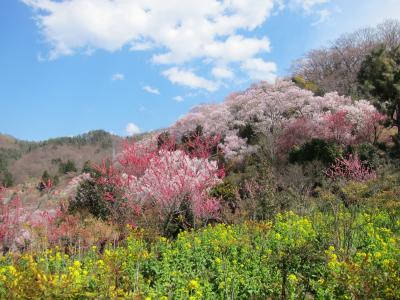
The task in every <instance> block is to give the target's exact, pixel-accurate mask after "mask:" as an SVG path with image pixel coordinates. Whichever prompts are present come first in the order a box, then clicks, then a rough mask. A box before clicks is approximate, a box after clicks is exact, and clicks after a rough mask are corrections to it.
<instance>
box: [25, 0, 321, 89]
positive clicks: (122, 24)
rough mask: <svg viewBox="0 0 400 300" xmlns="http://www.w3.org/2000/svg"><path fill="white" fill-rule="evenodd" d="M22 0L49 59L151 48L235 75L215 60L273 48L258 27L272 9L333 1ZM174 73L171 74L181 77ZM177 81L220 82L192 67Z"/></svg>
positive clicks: (177, 62)
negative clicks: (47, 47) (30, 10)
mask: <svg viewBox="0 0 400 300" xmlns="http://www.w3.org/2000/svg"><path fill="white" fill-rule="evenodd" d="M22 1H23V2H24V3H25V4H27V5H28V6H30V7H32V8H33V9H34V10H35V16H36V18H35V19H36V21H37V23H38V27H39V28H40V30H41V33H42V35H43V36H44V38H45V40H46V41H47V42H48V43H49V44H50V46H51V50H50V53H49V54H48V58H49V59H56V58H58V57H60V56H66V55H73V54H77V53H81V54H85V53H86V54H87V53H92V52H93V51H95V50H97V49H103V50H106V51H109V52H114V51H117V50H121V49H122V48H123V47H127V48H128V49H130V50H132V51H151V53H152V61H153V62H154V63H157V64H172V65H173V66H170V67H175V68H176V67H179V68H180V69H182V68H183V69H185V66H182V64H185V63H191V62H193V61H194V60H202V61H207V63H208V64H209V66H210V69H212V68H214V69H216V71H215V72H212V74H213V75H214V76H215V77H216V78H219V79H221V80H222V79H229V78H231V74H230V73H229V72H220V71H221V70H219V71H218V66H221V65H223V66H226V67H227V68H229V67H230V65H232V64H235V65H241V64H245V63H246V62H248V61H251V60H252V59H258V58H257V57H259V55H261V54H265V53H267V52H269V51H270V42H269V39H268V38H267V37H266V36H258V34H256V33H255V32H253V30H254V29H256V28H257V27H259V26H261V25H262V24H263V23H264V22H265V21H266V20H267V19H268V17H269V16H270V15H271V14H272V13H273V12H274V8H276V7H284V6H285V5H284V4H286V5H287V6H289V7H293V8H296V9H301V10H305V11H307V12H310V11H311V10H312V9H313V7H314V6H317V5H320V4H322V3H325V2H327V1H329V0H202V1H198V0H169V1H165V0H148V1H146V0H22ZM170 70H171V69H169V70H167V71H166V72H167V73H168V72H169V71H170ZM172 70H177V69H172ZM186 72H187V71H186ZM232 74H233V73H232ZM172 75H173V74H171V76H167V77H168V78H170V79H171V78H176V76H172ZM174 75H177V74H174ZM221 75H222V76H221ZM173 82H174V83H179V84H183V85H187V86H189V87H192V88H204V89H206V90H209V91H215V90H216V89H217V85H216V84H215V83H213V82H210V81H209V80H207V79H206V78H201V77H198V76H196V75H194V74H191V75H190V79H188V80H182V79H180V80H174V81H173ZM186 83H188V84H186Z"/></svg>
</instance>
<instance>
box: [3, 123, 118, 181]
mask: <svg viewBox="0 0 400 300" xmlns="http://www.w3.org/2000/svg"><path fill="white" fill-rule="evenodd" d="M123 140H124V138H122V137H120V136H117V135H113V134H111V133H108V132H106V131H104V130H95V131H90V132H88V133H85V134H81V135H78V136H74V137H60V138H54V139H49V140H46V141H41V142H28V141H22V140H18V139H16V138H14V137H12V136H9V135H2V134H0V183H3V184H4V185H10V184H11V183H14V184H18V183H22V182H26V181H29V180H30V179H35V180H37V179H38V178H40V177H41V176H42V174H43V172H44V171H45V170H46V171H48V172H49V173H50V174H51V175H58V173H59V169H60V164H62V163H65V162H67V161H68V160H70V161H72V162H73V163H74V164H75V166H76V168H77V169H78V171H80V170H81V169H82V167H83V165H84V163H85V162H86V161H91V162H100V161H101V160H103V159H107V158H111V157H112V156H113V153H117V152H119V151H120V150H121V147H122V144H123Z"/></svg>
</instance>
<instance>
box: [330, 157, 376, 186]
mask: <svg viewBox="0 0 400 300" xmlns="http://www.w3.org/2000/svg"><path fill="white" fill-rule="evenodd" d="M326 175H327V176H328V177H329V178H331V179H333V180H340V179H344V180H351V181H356V182H364V181H368V180H371V179H375V178H376V172H375V171H373V170H371V169H370V168H368V167H367V166H365V165H364V164H363V162H362V161H361V160H360V158H359V157H358V156H355V155H350V156H349V157H348V158H337V159H336V162H335V163H334V164H333V165H332V166H331V167H330V168H329V169H328V170H327V171H326Z"/></svg>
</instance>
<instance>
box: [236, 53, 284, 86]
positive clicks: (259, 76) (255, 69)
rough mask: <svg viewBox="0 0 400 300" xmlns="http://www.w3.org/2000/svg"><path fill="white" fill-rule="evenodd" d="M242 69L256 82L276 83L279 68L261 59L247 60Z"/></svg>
mask: <svg viewBox="0 0 400 300" xmlns="http://www.w3.org/2000/svg"><path fill="white" fill-rule="evenodd" d="M241 67H242V69H243V70H244V71H246V72H247V73H248V74H249V76H250V77H251V78H252V79H254V80H266V81H268V82H274V81H275V79H276V69H277V67H276V64H275V63H273V62H265V61H264V60H262V59H261V58H253V59H249V60H246V61H245V62H244V63H243V64H242V66H241Z"/></svg>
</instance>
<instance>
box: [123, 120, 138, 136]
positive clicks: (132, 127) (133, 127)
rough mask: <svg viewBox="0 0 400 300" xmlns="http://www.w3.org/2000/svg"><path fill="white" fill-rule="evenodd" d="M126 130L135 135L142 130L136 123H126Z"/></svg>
mask: <svg viewBox="0 0 400 300" xmlns="http://www.w3.org/2000/svg"><path fill="white" fill-rule="evenodd" d="M125 132H126V133H127V134H128V135H135V134H139V133H140V132H141V130H140V128H139V127H138V126H137V125H136V124H134V123H128V125H126V128H125Z"/></svg>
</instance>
